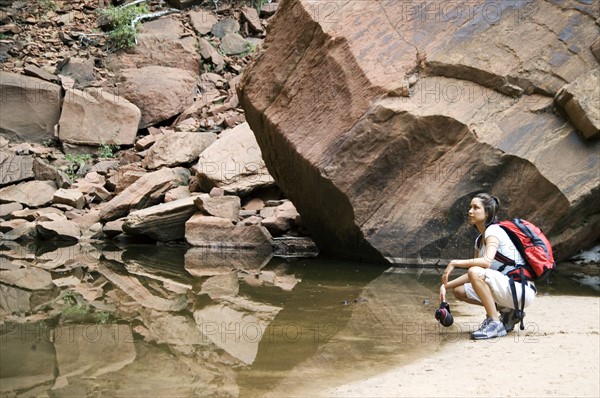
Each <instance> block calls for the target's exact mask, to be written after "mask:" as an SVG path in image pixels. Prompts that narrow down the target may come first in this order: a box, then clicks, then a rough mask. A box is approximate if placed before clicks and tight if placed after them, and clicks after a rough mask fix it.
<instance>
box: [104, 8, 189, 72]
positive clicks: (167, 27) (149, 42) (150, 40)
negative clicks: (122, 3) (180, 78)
mask: <svg viewBox="0 0 600 398" xmlns="http://www.w3.org/2000/svg"><path fill="white" fill-rule="evenodd" d="M106 64H107V66H108V68H109V69H111V70H121V69H135V68H143V67H145V66H149V65H156V66H164V67H168V68H177V69H184V70H187V71H190V72H193V73H197V72H198V71H199V70H200V66H201V63H200V56H199V55H198V51H197V43H196V38H195V37H194V36H193V35H190V34H189V30H187V29H186V28H185V27H184V26H183V22H182V21H181V19H179V18H178V17H173V16H167V17H163V18H159V19H156V20H153V21H149V22H145V23H143V24H142V25H141V26H140V29H139V33H138V35H137V45H136V46H134V47H133V48H131V49H129V50H128V51H127V52H116V53H113V54H111V55H109V56H108V57H107V58H106Z"/></svg>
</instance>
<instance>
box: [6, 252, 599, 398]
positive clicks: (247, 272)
mask: <svg viewBox="0 0 600 398" xmlns="http://www.w3.org/2000/svg"><path fill="white" fill-rule="evenodd" d="M0 249H1V251H0V395H1V396H3V397H5V396H6V397H12V396H49V397H73V396H86V397H95V396H98V397H99V396H111V397H112V396H127V397H130V396H140V397H141V396H144V397H147V396H153V397H160V396H164V397H175V396H177V397H192V396H203V397H204V396H210V397H212V396H215V397H254V396H277V397H280V396H294V395H295V392H297V391H306V386H307V385H310V386H313V387H314V388H316V389H318V388H327V387H331V386H335V385H338V384H342V383H347V382H350V381H353V380H356V379H357V378H364V377H368V376H370V375H374V374H376V373H378V372H381V371H385V370H387V369H389V368H391V367H393V366H398V365H400V364H403V363H407V362H409V361H411V360H414V359H415V358H418V357H420V356H423V355H428V354H429V353H432V352H433V351H435V350H436V349H437V348H438V347H439V345H440V344H443V343H444V341H446V340H447V337H448V336H447V334H444V331H442V330H440V326H439V325H438V324H437V323H436V322H435V319H434V318H433V311H434V310H435V307H436V306H437V286H438V283H439V279H440V275H439V273H438V272H437V271H436V270H433V269H416V268H390V267H389V266H375V265H367V264H359V263H354V262H351V261H344V260H340V259H332V258H326V257H318V258H312V259H283V258H272V257H271V255H270V254H269V253H257V252H246V251H219V250H216V251H210V250H206V249H203V250H199V249H193V250H190V249H187V248H184V247H169V246H163V247H157V246H148V245H146V246H128V247H116V246H93V245H90V244H79V245H76V246H68V247H60V246H56V245H50V246H48V245H39V244H31V245H25V246H21V245H17V244H15V243H12V242H4V243H2V246H1V247H0ZM578 278H579V279H578ZM585 278H586V277H582V276H577V275H570V274H560V273H559V275H558V279H557V278H555V279H554V283H553V284H552V285H544V286H539V287H540V293H541V294H585V295H598V291H596V290H594V288H593V287H589V284H586V279H585ZM593 285H594V283H592V286H593Z"/></svg>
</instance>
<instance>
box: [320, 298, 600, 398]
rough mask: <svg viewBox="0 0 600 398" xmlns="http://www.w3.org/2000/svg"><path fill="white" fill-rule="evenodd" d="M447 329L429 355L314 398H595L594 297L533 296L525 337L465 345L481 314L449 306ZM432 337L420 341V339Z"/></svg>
mask: <svg viewBox="0 0 600 398" xmlns="http://www.w3.org/2000/svg"><path fill="white" fill-rule="evenodd" d="M451 308H452V309H453V313H454V314H455V324H454V325H453V326H451V327H450V328H448V329H444V331H447V333H445V334H444V335H443V337H441V338H443V339H444V341H443V343H442V344H441V345H440V348H439V350H437V351H436V352H435V353H434V354H433V355H431V356H428V357H426V358H421V359H418V360H416V361H415V362H411V363H409V364H407V365H404V366H399V367H398V368H395V369H392V370H390V371H387V372H385V373H382V374H379V375H377V376H375V377H372V378H369V379H366V380H359V381H356V382H352V383H350V384H344V385H341V386H338V387H336V388H333V389H328V390H325V391H322V392H321V393H320V394H319V396H321V397H441V396H443V397H473V396H498V397H502V396H511V397H512V396H518V397H540V396H553V397H554V396H560V397H574V396H576V397H599V396H600V365H599V363H600V332H599V329H600V298H598V297H573V296H541V297H538V298H537V299H536V301H535V302H534V303H533V304H532V305H531V307H530V308H528V310H527V311H526V312H527V313H528V315H527V317H526V322H525V326H526V327H525V330H522V331H521V330H517V329H518V328H515V331H514V332H512V333H509V334H508V336H506V337H503V338H499V339H493V340H484V341H473V340H470V338H469V335H470V330H474V329H473V328H477V326H478V324H479V323H480V322H481V321H482V320H483V317H482V315H483V312H482V308H478V307H475V306H471V305H468V304H464V303H460V302H457V301H451ZM431 338H434V339H435V338H440V336H439V335H438V336H431V335H424V336H423V339H424V342H426V341H425V340H426V339H431Z"/></svg>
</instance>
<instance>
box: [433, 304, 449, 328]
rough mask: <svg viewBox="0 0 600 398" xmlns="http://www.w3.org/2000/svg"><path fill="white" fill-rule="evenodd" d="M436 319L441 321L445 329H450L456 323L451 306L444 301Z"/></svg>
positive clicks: (437, 311)
mask: <svg viewBox="0 0 600 398" xmlns="http://www.w3.org/2000/svg"><path fill="white" fill-rule="evenodd" d="M435 319H437V320H438V321H440V323H441V324H442V325H443V326H445V327H448V326H450V325H452V323H454V317H453V316H452V314H451V313H450V305H449V304H448V303H447V302H445V301H442V302H441V303H440V306H439V307H438V309H437V310H435Z"/></svg>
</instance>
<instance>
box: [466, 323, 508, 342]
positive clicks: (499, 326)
mask: <svg viewBox="0 0 600 398" xmlns="http://www.w3.org/2000/svg"><path fill="white" fill-rule="evenodd" d="M502 336H506V329H505V328H504V324H503V323H502V322H500V321H494V320H493V319H492V318H485V320H484V321H483V323H482V324H481V327H479V329H478V330H476V331H475V332H473V333H471V338H472V339H473V340H485V339H493V338H494V337H502Z"/></svg>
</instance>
